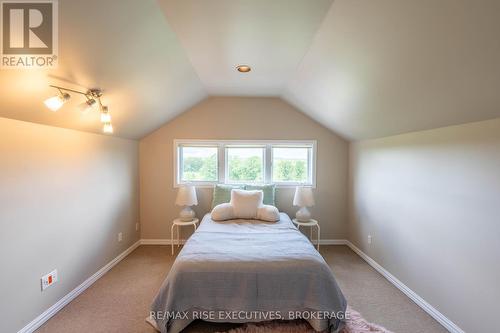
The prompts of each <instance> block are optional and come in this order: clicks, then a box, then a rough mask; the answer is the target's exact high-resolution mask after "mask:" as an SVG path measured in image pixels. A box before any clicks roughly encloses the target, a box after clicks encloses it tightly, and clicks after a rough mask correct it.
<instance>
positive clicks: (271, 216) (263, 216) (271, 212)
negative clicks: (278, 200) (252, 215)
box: [257, 205, 280, 222]
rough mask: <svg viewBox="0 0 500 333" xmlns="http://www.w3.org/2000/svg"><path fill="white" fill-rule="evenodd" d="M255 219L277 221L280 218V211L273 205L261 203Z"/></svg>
mask: <svg viewBox="0 0 500 333" xmlns="http://www.w3.org/2000/svg"><path fill="white" fill-rule="evenodd" d="M257 219H259V220H263V221H268V222H278V221H279V220H280V212H279V211H278V208H276V207H274V206H271V205H262V206H260V207H259V209H257Z"/></svg>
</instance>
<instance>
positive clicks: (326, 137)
mask: <svg viewBox="0 0 500 333" xmlns="http://www.w3.org/2000/svg"><path fill="white" fill-rule="evenodd" d="M174 139H227V140H230V139H241V140H245V139H246V140H250V139H261V140H266V139H269V140H279V139H281V140H294V139H295V140H300V139H304V140H306V139H312V140H317V150H318V151H317V187H316V189H315V196H316V206H315V207H312V208H311V212H312V214H313V216H314V217H315V218H317V219H318V220H319V223H320V224H321V235H322V238H326V239H338V238H341V239H345V238H346V236H347V216H348V214H347V166H348V143H347V142H346V141H345V140H343V139H342V138H340V137H338V136H337V135H335V134H334V133H333V132H331V131H330V130H328V129H327V128H325V127H323V126H321V125H320V124H318V123H317V122H315V121H313V120H311V118H309V117H307V116H305V115H304V114H303V113H301V112H299V111H297V109H295V108H294V107H292V106H290V105H289V104H287V103H286V102H284V101H282V100H281V99H279V98H258V97H211V98H208V99H207V100H205V101H203V102H202V103H200V104H198V105H197V106H195V107H193V108H192V109H190V110H188V111H186V112H184V113H183V114H182V115H180V116H179V117H177V118H175V119H174V120H172V121H170V122H168V123H167V124H165V125H164V126H163V127H161V128H160V129H158V130H157V131H155V132H153V133H151V134H150V135H148V136H147V137H145V138H143V139H142V140H141V142H140V174H141V225H142V229H141V235H142V238H146V239H147V238H151V239H155V238H156V239H158V238H163V239H165V238H166V239H170V226H171V223H172V220H173V219H175V218H176V217H177V216H178V214H179V211H180V209H181V208H180V207H177V206H175V205H174V202H175V196H176V193H177V190H176V189H175V188H174V184H173V181H174V177H173V169H172V168H173V140H174ZM197 193H198V201H199V205H198V206H195V207H194V209H195V211H196V214H197V216H198V217H202V216H203V215H204V214H205V213H207V212H209V211H210V205H211V200H212V190H211V189H207V188H205V189H201V188H200V189H198V191H197ZM293 193H294V189H293V188H288V189H278V190H277V194H276V196H277V199H276V201H277V206H278V208H279V209H280V210H282V211H285V212H286V213H288V214H289V215H291V216H292V215H294V214H295V212H296V211H297V207H293V206H292V199H293ZM183 229H184V230H183V231H184V234H183V237H188V236H189V235H190V234H191V229H189V228H183Z"/></svg>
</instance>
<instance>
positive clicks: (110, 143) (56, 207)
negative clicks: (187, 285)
mask: <svg viewBox="0 0 500 333" xmlns="http://www.w3.org/2000/svg"><path fill="white" fill-rule="evenodd" d="M0 136H1V140H0V227H1V229H0V230H1V231H0V269H1V274H0V295H1V296H0V313H1V320H0V332H17V331H18V330H19V329H21V328H22V327H24V326H25V325H26V324H28V323H29V322H30V321H31V320H33V319H34V318H35V317H37V316H38V315H40V314H41V313H42V312H43V311H45V310H46V309H48V308H49V307H50V306H51V305H53V304H54V303H55V302H57V301H58V300H59V299H60V298H62V297H63V296H64V295H66V294H67V293H68V292H70V291H71V290H72V289H74V288H75V287H76V286H78V285H79V284H80V283H82V282H83V281H84V280H85V279H87V278H88V277H89V276H91V275H92V274H94V273H95V272H96V271H98V270H99V269H100V268H101V267H103V266H104V265H105V264H106V263H108V262H109V261H110V260H111V259H113V258H115V257H116V256H117V255H118V254H119V253H121V252H122V251H124V250H125V249H126V248H128V247H129V246H130V245H132V244H133V243H134V242H136V241H137V240H138V239H139V233H138V232H136V231H135V223H136V222H138V221H139V219H138V208H139V207H138V204H139V198H138V194H139V190H138V185H139V184H138V142H136V141H131V140H123V139H118V138H113V137H107V136H103V135H97V134H89V133H84V132H78V131H74V130H67V129H61V128H56V127H50V126H45V125H37V124H33V123H26V122H21V121H17V120H10V119H6V118H0ZM118 232H123V241H122V242H120V243H119V242H118V240H117V234H118ZM53 269H57V270H58V272H59V278H60V281H59V282H58V283H56V284H55V285H53V286H52V287H50V288H48V289H46V290H45V291H43V292H42V291H41V290H40V277H41V276H42V275H44V274H46V273H49V272H50V271H52V270H53Z"/></svg>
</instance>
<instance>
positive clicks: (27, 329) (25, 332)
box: [17, 241, 141, 333]
mask: <svg viewBox="0 0 500 333" xmlns="http://www.w3.org/2000/svg"><path fill="white" fill-rule="evenodd" d="M140 244H141V241H137V242H135V243H134V244H133V245H132V246H131V247H129V248H128V249H126V250H125V251H123V252H122V253H120V254H119V255H118V256H117V257H116V258H114V259H113V260H111V261H110V262H109V263H107V264H106V266H104V267H103V268H101V269H100V270H98V271H97V272H96V273H94V275H92V276H91V277H89V278H88V279H87V280H85V281H83V283H82V284H80V285H79V286H78V287H76V288H75V289H73V290H72V291H70V292H69V293H68V294H67V295H65V296H64V297H63V298H61V299H60V300H59V301H57V303H55V304H54V305H52V306H51V307H50V308H48V309H47V310H45V311H44V312H43V313H42V314H41V315H39V316H38V317H36V318H35V319H34V320H32V321H31V322H30V323H29V324H28V325H26V326H24V327H23V328H21V329H20V330H19V331H18V332H17V333H31V332H33V331H35V330H36V329H37V328H39V327H40V326H42V325H43V324H44V323H45V322H46V321H47V320H49V319H50V318H51V317H52V316H54V315H55V314H56V313H57V312H59V311H60V310H61V309H62V308H63V307H64V306H65V305H66V304H68V303H69V302H71V301H72V300H74V299H75V298H76V297H78V295H80V294H81V293H83V292H84V291H85V289H87V288H88V287H90V286H91V285H92V284H93V283H94V282H96V281H97V280H98V279H99V278H100V277H101V276H103V275H104V274H106V273H107V272H108V271H109V270H110V269H111V268H113V266H115V265H116V264H118V263H119V262H120V261H122V260H123V258H125V257H126V256H127V255H129V254H130V253H131V252H132V251H134V250H135V249H136V248H137V247H138V246H139V245H140Z"/></svg>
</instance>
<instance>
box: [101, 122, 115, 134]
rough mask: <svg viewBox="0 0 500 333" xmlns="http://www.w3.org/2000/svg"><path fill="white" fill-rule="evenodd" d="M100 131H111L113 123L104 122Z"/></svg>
mask: <svg viewBox="0 0 500 333" xmlns="http://www.w3.org/2000/svg"><path fill="white" fill-rule="evenodd" d="M102 131H103V132H104V133H113V125H111V123H106V124H104V127H103V129H102Z"/></svg>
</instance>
